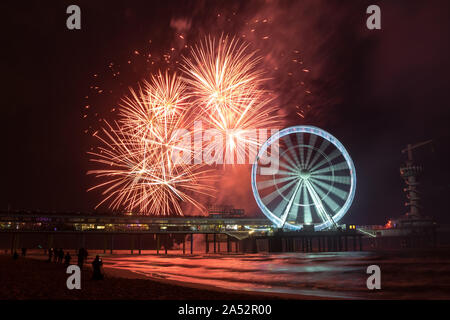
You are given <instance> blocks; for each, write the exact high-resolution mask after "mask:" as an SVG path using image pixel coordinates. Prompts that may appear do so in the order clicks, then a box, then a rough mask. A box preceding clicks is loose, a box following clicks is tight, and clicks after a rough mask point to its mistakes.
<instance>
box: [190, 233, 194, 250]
mask: <svg viewBox="0 0 450 320" xmlns="http://www.w3.org/2000/svg"><path fill="white" fill-rule="evenodd" d="M193 253H194V234H193V233H191V254H193Z"/></svg>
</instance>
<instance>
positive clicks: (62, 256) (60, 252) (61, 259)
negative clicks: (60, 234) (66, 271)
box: [58, 249, 64, 263]
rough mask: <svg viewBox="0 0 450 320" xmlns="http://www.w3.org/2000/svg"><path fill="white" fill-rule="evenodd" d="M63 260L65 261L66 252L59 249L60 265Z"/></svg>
mask: <svg viewBox="0 0 450 320" xmlns="http://www.w3.org/2000/svg"><path fill="white" fill-rule="evenodd" d="M63 259H64V251H63V249H59V252H58V263H62V262H63Z"/></svg>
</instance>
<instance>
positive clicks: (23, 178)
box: [0, 0, 450, 224]
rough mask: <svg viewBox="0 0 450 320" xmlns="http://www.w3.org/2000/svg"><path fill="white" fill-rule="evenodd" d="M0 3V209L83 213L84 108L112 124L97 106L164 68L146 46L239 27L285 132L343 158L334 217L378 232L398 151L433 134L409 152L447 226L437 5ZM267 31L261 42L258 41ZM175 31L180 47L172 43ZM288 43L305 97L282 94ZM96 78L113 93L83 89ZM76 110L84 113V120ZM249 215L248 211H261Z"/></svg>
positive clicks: (393, 207)
mask: <svg viewBox="0 0 450 320" xmlns="http://www.w3.org/2000/svg"><path fill="white" fill-rule="evenodd" d="M116 2H117V3H116ZM70 4H77V5H79V6H80V8H81V14H82V28H81V30H75V31H71V30H68V29H67V28H66V18H67V16H68V15H67V14H66V8H67V6H69V5H70ZM370 4H378V5H380V7H381V12H382V30H367V28H366V17H367V15H366V13H365V11H366V8H367V6H368V5H370ZM1 6H2V9H1V10H2V33H3V35H2V43H3V45H2V51H3V52H2V53H3V54H6V57H4V58H3V59H2V65H3V66H2V71H3V83H4V85H3V87H4V90H2V93H3V99H2V111H3V115H4V117H3V125H2V127H3V130H4V134H5V135H6V139H5V140H6V146H3V148H2V150H3V152H2V155H3V156H2V159H3V160H2V161H4V165H3V170H2V180H3V183H2V189H3V191H2V192H1V193H0V205H1V209H2V210H7V209H8V208H10V209H11V210H19V209H25V210H49V211H64V212H65V211H82V212H93V208H94V206H95V205H96V204H97V202H98V201H99V193H95V192H89V193H87V192H86V190H87V189H88V188H89V187H90V186H92V183H93V178H92V177H91V176H86V171H87V170H89V169H90V168H91V167H90V164H89V161H88V155H87V154H86V151H88V150H89V148H90V147H91V145H92V144H93V138H92V137H91V135H90V134H89V133H90V132H89V130H91V129H90V128H89V126H90V125H91V126H94V128H95V125H97V126H98V125H99V124H98V121H97V119H98V118H100V116H99V117H98V118H95V116H94V115H93V114H94V113H97V112H98V113H99V114H100V115H101V116H103V117H109V119H111V118H112V117H113V115H111V112H110V109H111V108H113V107H114V106H115V105H116V104H117V100H118V98H119V97H120V96H121V94H122V93H123V92H124V90H125V89H126V88H127V87H128V86H134V85H136V83H137V82H138V81H139V80H141V79H143V78H145V77H146V76H147V75H148V73H149V72H154V71H155V70H157V69H158V68H163V67H167V66H164V63H163V62H160V63H156V64H155V65H153V66H144V67H142V64H141V62H140V60H139V57H135V56H133V52H134V51H135V50H138V51H139V52H143V50H147V49H148V50H150V51H152V52H153V53H154V57H155V59H160V58H161V56H162V55H163V53H165V52H167V51H168V50H170V48H172V47H175V48H178V46H182V45H183V44H184V43H187V44H190V43H193V42H195V41H197V40H198V39H200V38H201V37H204V36H205V35H206V34H213V35H219V36H220V34H222V33H224V34H230V35H236V36H241V35H242V34H244V33H245V34H247V39H246V40H247V41H249V42H250V43H251V46H252V47H254V48H255V49H257V50H260V52H261V54H262V55H264V56H266V57H267V60H265V61H264V63H265V64H266V66H267V67H270V66H271V64H273V63H275V62H274V61H276V63H277V64H278V65H279V66H280V69H279V72H277V73H274V74H271V75H270V76H272V77H273V78H272V86H273V89H274V90H276V91H277V92H278V93H279V95H280V98H279V101H278V103H279V105H280V108H281V109H282V110H283V112H284V113H285V114H286V115H287V119H288V121H287V122H288V123H287V124H288V125H295V124H310V125H315V126H319V127H321V128H323V129H325V130H326V131H328V132H330V133H332V134H333V135H334V136H335V137H337V138H338V139H339V140H340V141H341V142H342V143H343V144H344V145H345V146H346V148H347V150H348V152H349V153H350V155H351V157H352V158H353V161H354V163H355V166H356V173H357V179H358V184H357V190H356V197H355V200H354V202H353V205H352V207H351V209H350V210H349V212H348V213H347V215H346V216H345V217H344V218H343V220H342V222H344V223H356V224H384V223H385V222H386V220H387V219H388V218H389V217H398V216H399V215H401V214H403V213H405V212H406V208H405V207H404V206H403V203H404V202H405V196H404V194H403V192H402V188H403V182H402V180H401V178H400V176H399V167H400V165H401V164H402V162H403V161H404V159H405V158H404V155H402V154H401V152H400V150H401V149H402V148H404V147H405V146H406V145H407V144H408V143H417V142H421V141H424V140H428V139H434V143H433V145H432V147H431V146H427V147H423V148H421V149H418V150H417V152H415V154H414V155H415V157H416V159H417V160H418V162H419V163H421V164H423V165H424V168H425V172H424V175H423V177H422V179H421V181H422V185H421V188H422V190H423V198H424V201H423V204H424V208H425V209H424V211H425V212H426V213H427V214H428V215H431V216H433V217H435V218H436V219H437V220H438V221H439V222H447V223H448V222H450V215H449V214H448V213H449V209H448V204H447V202H448V201H447V197H448V195H449V191H450V188H449V181H450V175H449V172H450V170H449V169H448V162H449V160H448V159H449V150H448V139H449V138H450V137H449V132H448V131H449V130H448V123H449V120H450V117H449V103H448V101H449V98H450V85H449V83H450V82H449V78H448V77H449V74H450V68H449V59H448V57H449V56H450V50H449V49H450V48H449V41H448V39H450V3H449V2H448V1H411V0H405V1H345V3H344V2H343V1H292V2H289V1H185V2H181V1H180V2H175V1H131V0H130V1H121V2H119V1H114V2H112V1H45V2H44V1H27V2H12V1H10V2H9V3H8V4H5V3H2V5H1ZM264 17H268V18H271V19H272V20H271V21H272V24H271V25H270V27H265V28H266V29H264V27H262V28H263V29H262V30H261V29H258V28H257V29H258V30H259V31H257V32H260V34H259V35H258V36H253V38H252V37H251V35H250V33H249V32H248V30H249V29H250V28H251V25H249V22H250V24H251V23H252V21H253V22H254V21H255V19H259V18H261V19H262V18H264ZM177 28H178V29H177ZM269 31H270V39H268V41H267V42H264V40H261V37H260V36H263V35H264V34H263V33H264V32H269ZM179 32H182V33H183V34H184V35H185V37H186V42H183V43H180V39H179V38H178V37H177V34H178V33H179ZM255 34H256V33H255ZM149 40H152V42H151V44H149ZM269 41H272V42H269ZM293 49H296V50H298V51H299V52H300V55H301V59H302V61H303V62H304V67H305V68H307V69H308V70H310V72H308V73H297V74H295V75H294V76H297V77H301V80H302V81H305V83H306V84H305V86H307V87H308V89H309V90H310V91H311V94H310V95H305V94H304V90H303V91H301V92H297V91H295V90H293V89H292V88H291V87H290V86H291V85H292V83H290V80H289V75H288V73H289V72H290V69H291V68H293V66H292V63H291V61H292V58H291V57H290V54H291V53H292V50H293ZM173 54H174V55H176V54H178V50H176V52H175V53H173ZM158 55H159V56H158ZM130 57H131V58H130ZM129 59H133V60H132V63H130V64H129V66H126V65H127V61H128V60H129ZM174 59H175V60H176V57H175V58H174ZM112 61H113V62H114V63H115V64H121V65H123V69H121V70H122V75H121V78H120V81H119V82H120V83H117V82H113V81H112V80H111V79H110V78H108V77H107V76H106V74H107V71H108V64H109V63H110V62H112ZM169 67H170V66H169ZM94 74H97V75H98V76H97V78H101V79H94V78H93V75H94ZM102 77H103V78H102ZM95 81H98V82H99V83H100V85H101V86H103V87H104V88H105V91H108V92H109V89H111V91H112V93H111V94H106V93H107V92H105V94H103V95H100V96H99V95H98V94H97V95H94V94H93V93H92V90H90V86H92V85H93V83H94V85H95ZM5 85H6V87H5ZM269 85H270V84H269ZM85 96H89V99H86V98H85ZM85 105H90V106H91V110H90V111H89V112H90V113H89V116H88V117H87V118H86V119H85V118H83V115H84V114H86V113H85V109H84V108H85ZM297 105H301V106H306V105H310V106H311V107H309V108H307V109H305V118H301V117H299V116H297V115H296V113H295V111H296V109H295V108H296V106H297ZM92 109H93V110H92ZM85 130H88V133H85ZM92 130H94V129H92ZM224 188H225V187H224ZM239 199H250V200H247V201H253V197H252V196H251V194H242V195H241V197H240V198H239V197H237V198H236V200H233V202H234V203H232V204H233V205H234V206H235V207H237V208H240V207H245V208H255V204H254V201H253V202H252V203H249V204H245V203H238V202H239ZM104 209H106V208H104ZM247 210H249V209H247ZM250 210H252V209H250ZM256 211H257V210H255V211H254V212H249V214H252V215H258V214H260V213H258V212H256Z"/></svg>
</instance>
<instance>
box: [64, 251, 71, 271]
mask: <svg viewBox="0 0 450 320" xmlns="http://www.w3.org/2000/svg"><path fill="white" fill-rule="evenodd" d="M70 260H72V256H71V255H70V253H69V251H67V253H66V256H65V257H64V264H65V265H66V267H68V266H69V265H70Z"/></svg>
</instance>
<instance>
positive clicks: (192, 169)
mask: <svg viewBox="0 0 450 320" xmlns="http://www.w3.org/2000/svg"><path fill="white" fill-rule="evenodd" d="M184 90H185V87H184V85H183V84H182V82H180V81H179V79H178V78H177V77H176V76H175V75H174V76H170V75H168V74H167V73H166V74H161V73H159V74H158V76H157V77H152V79H151V82H144V84H143V85H142V86H141V87H140V88H139V89H138V90H137V91H135V90H133V89H130V95H129V96H128V97H126V98H124V99H123V104H122V106H121V111H120V117H121V119H120V120H119V121H118V122H116V123H114V125H110V124H108V123H106V124H107V127H106V128H103V129H102V131H101V132H100V133H99V134H96V135H95V136H96V137H97V138H98V139H99V140H100V142H101V146H100V147H98V149H97V151H96V152H90V154H91V156H92V159H91V161H93V162H96V163H99V164H101V165H102V166H104V168H102V169H99V170H91V171H89V172H88V174H94V175H96V177H98V178H101V179H104V182H102V183H100V184H98V185H96V186H94V187H93V188H91V189H89V190H93V189H98V188H101V189H104V191H103V195H104V196H105V197H104V199H103V200H102V201H101V202H100V203H99V204H98V205H97V207H98V206H100V205H101V204H103V203H105V202H109V203H110V208H112V209H114V210H118V209H121V208H125V209H126V210H128V211H132V212H136V211H138V212H139V213H141V214H150V215H170V214H177V215H182V214H183V211H182V208H181V205H180V203H181V202H183V201H185V202H188V203H190V204H192V205H193V206H195V207H197V208H198V209H199V210H201V211H203V210H204V208H203V206H202V205H201V204H200V203H199V202H198V201H196V200H195V199H194V198H193V197H192V196H191V195H189V194H190V193H197V194H198V193H199V194H205V195H211V191H212V188H211V187H210V186H209V185H208V182H209V181H210V180H211V178H212V176H211V175H210V174H209V172H208V170H204V169H203V168H202V167H201V166H191V165H190V149H189V148H188V147H187V148H184V147H183V145H182V144H180V143H179V139H180V138H182V137H181V136H180V134H179V132H180V131H179V129H180V128H186V126H187V125H188V120H189V114H190V110H189V108H188V105H187V103H186V101H185V98H184V96H185V92H184Z"/></svg>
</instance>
